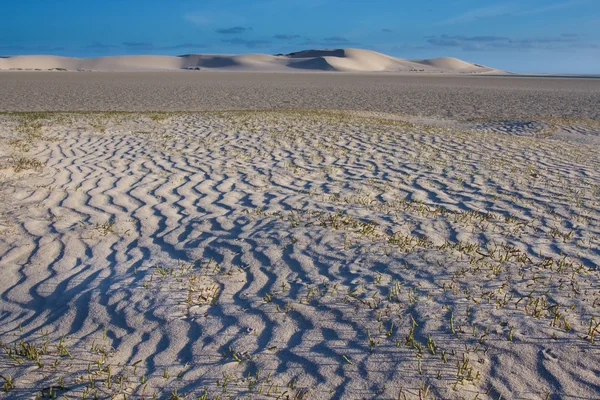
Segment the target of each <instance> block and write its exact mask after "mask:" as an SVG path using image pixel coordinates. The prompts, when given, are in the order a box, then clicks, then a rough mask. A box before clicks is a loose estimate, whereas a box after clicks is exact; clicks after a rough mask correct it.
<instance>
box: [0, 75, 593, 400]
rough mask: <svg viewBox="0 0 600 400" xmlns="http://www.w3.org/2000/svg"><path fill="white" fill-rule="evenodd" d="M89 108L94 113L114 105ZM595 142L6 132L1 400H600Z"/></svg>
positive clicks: (483, 127) (455, 124)
mask: <svg viewBox="0 0 600 400" xmlns="http://www.w3.org/2000/svg"><path fill="white" fill-rule="evenodd" d="M13 76H16V75H13ZM31 76H32V77H33V75H31ZM38 76H41V75H35V78H32V79H37V77H38ZM74 76H75V75H65V76H63V77H62V78H60V79H65V80H63V81H61V80H56V81H51V80H49V81H48V82H50V83H46V85H48V86H46V87H49V85H57V84H58V82H63V83H64V85H66V86H67V87H72V86H69V85H74V83H73V82H80V83H81V81H74V80H73V79H76V78H73V77H74ZM77 76H78V77H79V76H84V74H81V75H77ZM85 76H88V77H89V79H90V81H91V82H92V83H91V84H90V83H89V82H88V83H87V84H89V85H90V86H88V87H90V88H97V86H94V85H100V84H99V83H98V82H97V81H95V80H98V79H100V81H101V82H103V83H102V84H103V85H106V84H107V83H106V82H108V80H106V79H105V78H104V76H103V75H85ZM152 76H155V75H152ZM19 77H20V78H19V79H21V83H23V79H24V78H23V77H22V76H21V75H19ZM120 77H121V78H119V79H125V81H127V82H130V84H131V82H132V81H133V79H134V78H131V77H125V78H123V76H122V75H120ZM177 77H179V75H177ZM77 79H78V78H77ZM144 79H146V78H144ZM176 79H179V78H176ZM257 79H260V78H257ZM282 79H283V78H282ZM286 79H291V78H290V77H286ZM369 79H374V80H377V79H382V78H380V77H372V78H369ZM2 82H3V83H2V85H3V86H4V87H6V85H7V81H6V80H3V81H2ZM36 82H37V81H36ZM277 82H278V83H277V84H278V85H284V81H283V80H282V81H277ZM384 82H385V81H384ZM444 82H445V84H448V81H444ZM449 82H450V84H452V82H456V81H452V80H450V81H449ZM464 82H469V83H467V84H465V87H464V88H463V90H466V91H469V90H482V91H484V92H485V91H487V90H491V91H492V92H493V90H492V89H481V88H480V87H477V86H476V85H479V84H481V82H482V81H464ZM485 82H488V83H487V84H488V85H489V82H490V81H485ZM505 82H512V81H505ZM520 82H522V83H523V84H525V85H527V84H531V82H532V81H530V80H523V81H520ZM535 82H539V81H535ZM547 82H549V83H548V85H549V86H551V85H555V86H560V85H562V84H563V83H564V81H552V80H550V81H547ZM113 84H114V85H115V87H116V86H118V85H117V84H116V83H113ZM163 84H164V82H163ZM252 84H254V83H252ZM294 84H295V83H294V81H293V79H292V82H291V83H289V85H290V86H293V85H294ZM157 85H158V86H157V87H158V89H157V90H158V91H159V93H160V90H161V89H160V87H161V86H160V85H161V83H160V82H158V83H157ZM382 85H383V84H382ZM469 85H471V86H469ZM34 86H35V85H34V84H33V83H32V84H31V86H30V87H27V88H26V89H23V88H21V89H18V90H25V91H27V90H31V87H34ZM14 87H16V86H13V88H14ZM98 87H99V86H98ZM182 88H183V86H182ZM438 89H439V86H438ZM14 90H17V89H14ZM60 90H64V91H65V92H64V93H66V92H67V91H68V89H64V88H63V89H60ZM60 90H58V93H60ZM93 90H96V89H92V90H91V91H88V92H86V96H87V97H86V98H88V100H87V101H88V103H86V104H84V106H85V105H89V104H90V102H96V103H95V104H96V105H98V104H107V103H103V102H106V101H108V98H107V99H104V100H98V99H93V93H95V92H94V91H93ZM112 90H116V89H112ZM182 90H183V89H182ZM193 90H194V89H192V92H186V93H181V94H180V96H181V98H184V99H187V101H189V102H191V103H193V102H194V101H197V98H196V97H194V96H193V95H191V94H192V93H193ZM307 90H316V89H310V88H309V89H307ZM345 90H347V89H345ZM425 90H430V91H431V90H433V89H432V87H429V88H426V89H425ZM448 90H452V89H451V86H450V88H448ZM497 90H498V91H499V92H496V93H502V89H497ZM505 90H506V91H509V92H511V93H516V91H517V89H516V88H511V87H510V84H509V85H508V88H507V89H505ZM540 90H542V91H543V90H544V89H540ZM442 92H443V91H442ZM46 93H49V91H48V92H46ZM113 93H115V92H114V91H113ZM119 93H120V94H119V95H118V96H116V97H113V100H116V101H120V102H122V101H124V99H126V98H127V97H126V96H135V92H134V93H133V94H131V93H129V94H126V93H128V92H127V90H125V89H124V90H123V92H122V93H121V92H119ZM148 93H150V92H148ZM290 93H291V91H290ZM463 93H464V92H463ZM523 93H527V94H523V96H525V97H527V96H534V95H535V93H528V92H525V91H523ZM545 93H548V96H549V97H548V98H549V99H554V100H556V99H558V98H561V97H560V96H562V95H564V96H575V98H577V96H580V97H579V99H580V101H583V100H582V99H585V98H586V96H592V95H593V93H590V92H586V91H585V90H583V89H580V90H578V91H572V92H570V91H567V92H566V94H565V93H563V92H561V90H560V89H557V88H555V89H553V90H548V91H547V92H545ZM13 96H14V95H13ZM259 96H260V94H259V95H257V97H258V98H260V97H259ZM365 96H367V97H368V96H369V94H368V93H367V94H366V95H365ZM440 96H442V94H440ZM490 96H491V95H490ZM552 96H557V97H552ZM6 97H12V96H4V98H3V102H4V103H3V104H4V106H3V107H4V108H6ZM59 98H60V94H57V99H59ZM136 98H137V97H136ZM174 98H175V97H174V96H171V97H169V96H165V97H163V101H165V103H164V104H165V105H166V106H168V105H169V102H168V100H169V99H174ZM339 98H340V97H337V96H336V99H339ZM12 99H13V100H11V101H13V102H14V101H15V98H14V97H12ZM519 99H521V100H519ZM28 100H30V101H32V102H33V100H34V97H29V98H28ZM18 101H22V102H23V103H22V104H26V103H25V102H24V100H23V99H20V100H18ZM46 101H48V98H46ZM71 101H72V102H73V103H71V104H72V105H74V104H76V100H75V98H72V99H71ZM140 101H142V100H140ZM152 101H157V100H156V98H153V99H151V100H150V102H152ZM219 101H223V100H219ZM245 101H248V100H247V99H246V100H245ZM259 101H261V100H259ZM262 101H265V100H264V99H263V100H262ZM338 101H339V100H338ZM356 101H360V100H359V99H358V98H356ZM394 101H396V100H394V99H390V102H394ZM404 101H405V102H406V101H415V100H414V99H412V98H410V97H406V98H404ZM515 101H517V102H518V101H522V98H520V97H516V100H515ZM538 101H541V100H539V99H538ZM13 104H14V103H13ZM33 104H38V105H39V104H41V103H35V102H33ZM58 104H62V103H60V101H58ZM121 104H123V103H121ZM154 104H158V103H154ZM195 104H196V105H197V104H199V103H195ZM261 104H263V103H261ZM396 104H399V103H396ZM544 104H547V105H548V104H549V105H550V106H552V104H553V103H552V100H549V101H544ZM46 105H47V107H51V106H56V105H57V102H47V103H46ZM133 106H139V104H137V105H136V104H135V103H133V104H132V107H133ZM171 106H173V104H171ZM496 106H499V104H496V105H491V106H490V105H488V107H491V108H493V107H496ZM555 106H556V107H559V106H557V105H555ZM30 107H33V108H34V106H31V105H30ZM447 107H452V106H450V105H447ZM530 107H531V109H536V108H535V106H530ZM563 107H565V108H563V110H565V109H566V107H567V106H566V105H563ZM583 110H585V108H583ZM579 112H586V111H579ZM587 112H588V113H591V112H592V111H590V109H588V110H587ZM595 116H597V115H595ZM599 135H600V126H599V124H598V122H597V121H589V120H574V119H562V118H553V119H529V120H511V121H507V120H501V119H495V120H477V121H465V120H450V119H447V118H434V117H431V116H430V117H424V116H412V117H407V116H402V115H398V114H384V113H381V112H378V113H374V112H317V111H311V112H309V111H297V112H291V111H289V112H283V111H245V112H203V113H177V114H138V113H128V114H119V113H104V114H56V115H48V114H23V115H20V114H17V115H2V116H1V117H0V137H1V144H2V145H1V146H0V160H1V162H2V170H0V185H1V187H0V193H1V195H0V196H2V201H1V202H0V211H1V214H0V215H1V217H0V270H1V271H2V279H0V293H2V295H1V297H0V326H1V328H0V341H1V342H2V344H3V345H4V346H5V348H6V349H7V350H6V351H5V352H3V354H2V355H1V356H0V375H2V377H4V378H2V379H4V381H3V382H0V383H2V384H4V385H5V389H6V390H7V392H6V393H2V394H1V395H0V396H4V397H5V398H19V399H20V398H23V399H25V398H34V396H35V394H36V393H38V394H40V393H43V394H44V395H49V394H50V392H52V395H54V394H57V397H59V398H62V397H63V396H65V395H66V396H68V398H71V399H73V398H82V396H87V397H86V398H93V396H94V393H96V394H97V397H98V398H123V396H124V395H126V396H127V398H140V399H141V398H151V397H152V396H153V395H154V394H156V396H157V398H168V397H169V396H171V398H183V396H184V395H188V396H189V397H187V398H199V397H200V398H202V396H203V395H206V397H205V398H209V399H214V398H217V396H221V397H220V398H243V397H246V398H252V399H263V398H264V399H266V398H280V399H282V398H283V399H286V398H289V399H300V398H304V399H340V398H344V399H363V398H365V399H371V398H378V399H397V398H401V399H404V398H406V399H421V398H422V399H425V398H428V399H431V398H444V399H474V398H480V399H486V398H489V399H498V398H503V399H543V398H549V399H559V398H586V399H591V398H600V369H599V367H598V366H599V365H600V347H599V346H600V344H599V343H598V338H597V336H598V335H600V312H599V310H600V286H599V284H600V283H599V282H600V271H598V265H600V251H599V248H600V246H599V240H600V239H599V238H600V203H599V201H598V199H599V198H600V172H599V171H600V158H599V152H598V145H599V144H600V142H598V137H599ZM62 335H65V336H64V337H63V336H62ZM61 338H62V339H61ZM21 340H23V341H22V342H21ZM44 345H45V346H46V347H44ZM34 346H35V347H34ZM8 382H10V384H9V383H8ZM111 396H114V397H111ZM177 396H179V397H177Z"/></svg>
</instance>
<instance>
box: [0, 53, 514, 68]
mask: <svg viewBox="0 0 600 400" xmlns="http://www.w3.org/2000/svg"><path fill="white" fill-rule="evenodd" d="M22 69H25V70H34V71H35V70H55V69H56V70H67V71H172V70H179V69H194V70H199V69H208V70H229V71H231V70H234V71H253V72H259V71H262V72H265V71H269V72H286V71H287V72H290V71H297V70H303V71H337V72H374V71H386V72H412V73H416V72H422V73H434V74H439V73H444V72H446V73H447V72H453V73H469V74H490V73H494V74H499V73H503V71H500V70H497V69H494V68H489V67H486V66H483V65H479V64H473V63H469V62H465V61H461V60H457V59H449V58H443V59H432V60H412V61H411V60H405V59H403V58H396V57H391V56H388V55H385V54H382V53H378V52H376V51H372V50H364V49H352V48H348V49H332V50H305V51H300V52H295V53H290V54H279V55H275V56H273V55H269V54H242V55H224V54H188V55H183V56H156V55H153V56H144V55H135V56H132V55H124V56H111V57H98V58H69V57H57V56H45V55H31V56H13V57H6V58H0V70H22Z"/></svg>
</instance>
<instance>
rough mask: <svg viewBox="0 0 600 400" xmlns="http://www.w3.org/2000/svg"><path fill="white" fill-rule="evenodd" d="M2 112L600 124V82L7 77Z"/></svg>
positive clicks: (329, 76) (345, 76) (2, 80)
mask: <svg viewBox="0 0 600 400" xmlns="http://www.w3.org/2000/svg"><path fill="white" fill-rule="evenodd" d="M0 93H2V94H3V95H2V96H0V111H46V110H63V111H74V110H77V111H90V110H98V111H106V110H122V111H202V110H227V109H290V108H294V109H298V108H300V109H306V108H310V109H324V108H325V109H351V110H360V111H364V110H369V111H379V112H388V113H395V114H406V115H420V116H435V117H445V118H451V119H472V118H492V119H501V118H505V119H515V118H524V119H531V118H537V117H570V118H587V119H600V107H598V104H600V79H586V78H540V77H537V78H534V77H514V76H470V75H467V76H465V75H455V74H453V75H451V74H438V75H428V76H421V75H418V74H417V75H415V74H412V75H406V74H404V75H401V74H392V73H379V74H369V73H361V74H351V73H260V72H255V73H245V72H210V71H208V72H207V71H185V72H135V73H122V72H115V73H108V72H81V73H79V72H59V71H56V72H14V71H7V72H5V73H0Z"/></svg>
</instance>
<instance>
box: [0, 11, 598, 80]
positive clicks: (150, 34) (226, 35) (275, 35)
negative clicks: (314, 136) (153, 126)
mask: <svg viewBox="0 0 600 400" xmlns="http://www.w3.org/2000/svg"><path fill="white" fill-rule="evenodd" d="M0 3H3V4H2V5H1V6H0V9H1V10H2V12H1V13H0V19H1V23H0V56H10V55H22V54H54V55H61V56H70V57H95V56H104V55H121V54H165V55H181V54H189V53H204V54H240V53H267V54H277V53H289V52H293V51H299V50H304V49H314V48H342V47H358V48H365V49H370V50H375V51H379V52H382V53H385V54H389V55H392V56H395V57H401V58H408V59H422V58H433V57H442V56H447V57H457V58H460V59H463V60H466V61H470V62H475V63H479V64H484V65H488V66H491V67H495V68H500V69H505V70H508V71H513V72H547V73H574V74H600V0H519V1H517V0H514V1H512V0H510V1H508V0H410V1H405V0H168V1H167V0H51V1H48V0H19V1H10V2H9V0H0Z"/></svg>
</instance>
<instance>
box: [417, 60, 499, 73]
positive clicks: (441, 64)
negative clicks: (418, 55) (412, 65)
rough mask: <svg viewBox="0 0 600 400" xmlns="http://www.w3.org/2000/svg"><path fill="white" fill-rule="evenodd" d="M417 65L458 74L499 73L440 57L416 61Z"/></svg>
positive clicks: (461, 61)
mask: <svg viewBox="0 0 600 400" xmlns="http://www.w3.org/2000/svg"><path fill="white" fill-rule="evenodd" d="M415 62H416V63H419V64H423V65H428V66H430V67H434V68H438V69H440V70H447V71H456V72H497V70H494V69H493V68H489V67H485V66H483V65H480V64H472V63H469V62H466V61H463V60H459V59H458V58H453V57H440V58H432V59H425V60H415Z"/></svg>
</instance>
